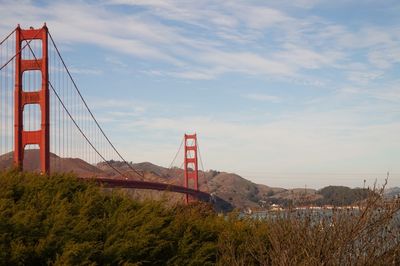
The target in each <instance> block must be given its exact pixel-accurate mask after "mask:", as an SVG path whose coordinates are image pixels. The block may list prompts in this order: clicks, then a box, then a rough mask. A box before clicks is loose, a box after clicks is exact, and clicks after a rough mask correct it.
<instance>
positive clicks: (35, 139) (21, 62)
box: [14, 24, 50, 173]
mask: <svg viewBox="0 0 400 266" xmlns="http://www.w3.org/2000/svg"><path fill="white" fill-rule="evenodd" d="M15 33H16V53H17V56H16V58H15V91H14V104H15V105H14V106H15V109H14V112H15V113H14V119H15V121H14V129H15V139H14V163H15V165H16V166H17V167H19V168H21V169H22V166H23V161H24V150H25V146H26V145H30V144H38V145H39V148H40V169H41V171H42V173H48V172H49V170H50V147H49V144H50V127H49V120H50V113H49V70H48V49H47V44H48V30H47V27H46V24H45V25H44V26H43V27H42V28H40V29H33V28H31V29H21V28H20V27H19V25H18V27H17V29H16V31H15ZM31 40H40V41H41V44H42V58H36V59H37V60H36V59H35V58H33V59H32V58H30V59H24V58H22V50H21V48H22V43H23V42H24V41H25V42H29V41H31ZM25 49H29V47H25ZM35 70H36V71H37V70H38V71H40V72H41V77H42V84H41V88H40V90H37V91H24V88H23V74H24V72H26V71H35ZM28 104H38V105H39V107H40V111H41V123H40V129H39V130H35V131H25V130H24V120H23V113H24V107H25V105H28Z"/></svg>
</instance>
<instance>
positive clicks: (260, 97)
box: [243, 93, 281, 103]
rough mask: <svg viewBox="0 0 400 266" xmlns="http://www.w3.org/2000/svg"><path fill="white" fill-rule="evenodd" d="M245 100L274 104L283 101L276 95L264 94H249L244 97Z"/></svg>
mask: <svg viewBox="0 0 400 266" xmlns="http://www.w3.org/2000/svg"><path fill="white" fill-rule="evenodd" d="M243 97H244V98H246V99H250V100H254V101H261V102H272V103H278V102H280V101H281V98H280V97H278V96H274V95H269V94H264V93H249V94H245V95H243Z"/></svg>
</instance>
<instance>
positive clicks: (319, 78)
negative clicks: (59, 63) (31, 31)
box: [0, 0, 400, 188]
mask: <svg viewBox="0 0 400 266" xmlns="http://www.w3.org/2000/svg"><path fill="white" fill-rule="evenodd" d="M293 2H295V3H293ZM398 14H400V3H399V2H398V1H390V0H388V1H369V0H366V1H349V0H346V1H345V0H338V1H327V0H326V1H316V0H300V1H286V0H283V1H207V0H205V1H170V0H167V1H155V0H150V1H145V0H138V1H134V0H109V1H2V0H0V17H1V19H0V34H1V35H2V36H3V35H5V34H6V33H7V32H10V31H11V30H12V29H13V28H14V27H15V25H16V24H17V23H20V24H21V26H23V27H29V26H34V27H40V26H41V25H42V23H43V22H44V21H46V22H47V25H48V27H49V29H50V31H51V33H52V35H53V36H54V38H55V40H56V42H57V43H58V44H59V46H60V48H61V51H62V54H63V56H64V58H65V59H66V61H67V64H68V65H69V66H70V68H71V69H72V71H73V75H74V76H75V78H76V80H77V82H78V85H79V87H80V88H81V90H82V92H83V94H84V96H85V98H86V99H87V101H88V103H89V105H91V106H92V107H93V109H94V112H95V114H96V116H97V117H98V118H99V120H100V121H101V122H102V125H103V127H104V129H105V131H106V132H107V133H108V134H109V135H110V137H111V139H112V140H114V142H115V143H116V146H117V147H119V149H120V150H121V151H122V153H123V154H124V155H125V157H126V158H127V159H129V160H132V161H135V162H140V161H151V162H153V163H156V164H160V165H163V166H168V165H169V163H170V162H171V160H172V158H173V156H174V154H175V152H176V150H177V148H178V147H179V144H180V141H181V138H182V136H183V134H184V133H185V132H197V133H198V135H199V142H200V145H201V152H202V157H203V161H204V164H205V165H204V166H205V168H206V169H219V170H224V171H228V172H236V173H239V174H241V175H242V176H244V177H245V178H248V179H250V180H252V181H254V182H258V183H263V184H266V185H271V186H282V187H304V185H307V187H315V188H319V187H322V186H326V185H329V184H332V185H347V186H352V187H354V186H362V184H363V180H364V179H366V180H367V183H368V184H370V185H372V184H373V182H374V180H375V179H376V178H378V183H382V182H383V179H384V177H385V175H386V172H387V171H389V172H390V173H391V177H390V181H389V184H390V185H391V186H396V185H397V186H399V185H400V164H399V158H400V138H399V134H398V133H399V132H400V87H399V84H400V75H399V74H400V64H399V63H400V16H398Z"/></svg>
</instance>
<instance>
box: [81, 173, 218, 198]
mask: <svg viewBox="0 0 400 266" xmlns="http://www.w3.org/2000/svg"><path fill="white" fill-rule="evenodd" d="M80 179H84V180H94V181H95V182H97V183H99V184H100V185H103V186H104V187H108V188H137V189H151V190H160V191H170V192H177V193H182V194H189V195H191V196H192V197H194V198H196V199H198V200H201V201H204V202H210V200H211V195H210V194H209V193H207V192H203V191H199V190H194V189H191V188H185V187H182V186H177V185H171V184H165V183H156V182H148V181H138V180H129V179H128V180H127V179H112V178H106V177H96V178H91V179H90V178H89V179H88V178H80Z"/></svg>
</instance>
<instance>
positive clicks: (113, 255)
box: [0, 171, 400, 265]
mask: <svg viewBox="0 0 400 266" xmlns="http://www.w3.org/2000/svg"><path fill="white" fill-rule="evenodd" d="M323 193H326V194H327V195H328V194H329V193H330V192H329V191H328V190H327V191H323ZM363 204H364V207H363V208H362V209H360V214H359V215H356V213H354V214H353V213H348V212H344V213H341V212H338V213H336V214H335V215H334V216H332V217H331V218H329V219H325V218H324V219H319V220H315V217H314V213H313V212H310V213H308V214H306V215H305V216H302V218H299V217H297V216H296V215H295V213H293V214H290V213H289V215H288V217H287V218H284V217H281V218H279V217H276V218H275V219H269V220H264V221H258V220H256V219H246V218H243V217H242V216H240V215H239V213H238V212H232V213H230V214H229V215H228V216H219V215H218V214H216V213H215V212H214V210H213V209H212V207H211V206H209V205H207V204H202V203H198V204H191V205H188V206H186V205H177V206H174V207H167V206H166V205H163V204H162V203H161V202H154V201H146V202H139V201H134V200H132V199H131V198H129V196H127V195H126V194H123V193H122V192H120V191H115V190H114V191H109V190H103V189H101V188H99V187H98V186H96V184H94V183H91V182H84V181H80V180H77V179H76V178H75V177H73V176H69V175H53V176H46V175H38V174H28V173H21V172H17V171H11V172H7V173H0V265H215V264H217V265H320V264H325V265H357V264H360V265H391V264H393V265H398V264H399V261H400V241H399V235H400V232H399V228H400V227H399V226H398V224H394V223H393V217H398V218H399V217H400V216H399V213H400V200H397V201H393V202H386V201H384V200H383V197H381V196H380V195H379V194H376V193H370V195H369V197H368V198H367V200H366V201H364V203H363ZM332 215H333V214H332ZM399 219H400V218H399ZM358 262H359V263H358Z"/></svg>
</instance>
